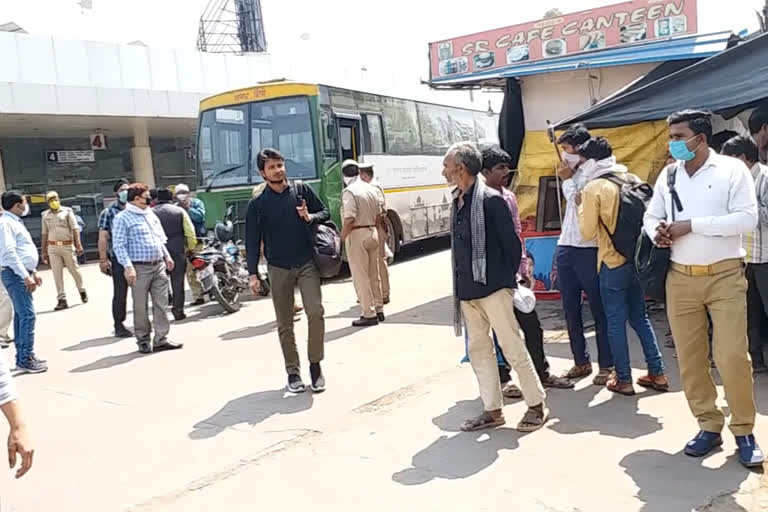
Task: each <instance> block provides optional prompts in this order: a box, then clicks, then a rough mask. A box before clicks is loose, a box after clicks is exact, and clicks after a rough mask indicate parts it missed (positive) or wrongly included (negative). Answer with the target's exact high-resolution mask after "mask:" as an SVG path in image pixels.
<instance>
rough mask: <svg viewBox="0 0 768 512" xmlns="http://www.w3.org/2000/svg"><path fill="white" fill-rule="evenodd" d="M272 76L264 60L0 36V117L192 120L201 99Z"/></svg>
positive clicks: (259, 56) (108, 44)
mask: <svg viewBox="0 0 768 512" xmlns="http://www.w3.org/2000/svg"><path fill="white" fill-rule="evenodd" d="M271 77H272V69H271V62H270V58H269V56H268V55H264V54H259V55H248V56H232V55H223V54H201V53H199V52H196V51H193V50H168V49H158V48H146V47H143V46H125V45H117V44H111V43H100V42H93V41H70V40H61V39H53V38H50V37H38V36H30V35H27V34H15V33H7V32H0V112H4V113H36V114H72V115H106V116H136V117H197V109H198V103H199V101H200V99H201V98H202V97H204V96H209V95H212V94H218V93H220V92H224V91H227V90H231V89H238V88H241V87H248V86H249V85H253V84H254V83H255V82H257V81H260V80H267V79H269V78H271Z"/></svg>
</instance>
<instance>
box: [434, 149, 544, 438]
mask: <svg viewBox="0 0 768 512" xmlns="http://www.w3.org/2000/svg"><path fill="white" fill-rule="evenodd" d="M443 166H444V168H443V175H444V176H445V178H446V180H447V181H448V182H449V183H453V184H454V185H456V190H455V191H454V196H455V198H454V200H453V206H452V209H451V253H452V267H453V284H454V286H453V296H454V330H455V333H456V336H461V327H462V318H463V321H464V322H466V327H467V333H468V336H469V343H468V350H469V357H470V362H471V364H472V369H473V370H474V372H475V376H476V377H477V382H478V385H479V388H480V398H481V399H482V401H483V407H484V409H485V411H484V412H483V413H482V414H481V415H479V416H478V417H476V418H473V419H470V420H467V421H466V422H464V424H462V426H461V429H462V430H464V431H474V430H480V429H485V428H494V427H498V426H500V425H503V424H504V423H506V422H505V420H504V414H503V412H502V406H503V405H504V402H503V397H502V393H501V383H500V381H499V374H498V370H497V362H496V357H495V355H494V348H493V346H494V345H493V340H492V339H491V337H490V330H491V328H493V330H494V331H495V332H496V333H497V334H498V336H499V342H500V344H501V348H502V350H503V351H504V355H505V356H506V358H507V360H508V361H509V363H510V365H511V366H512V368H513V369H514V370H515V371H516V372H517V374H518V377H519V380H520V388H521V390H522V392H523V398H524V399H525V402H526V404H527V405H528V410H527V411H526V413H525V415H524V416H523V419H522V420H521V421H520V423H519V424H518V426H517V429H518V430H519V431H521V432H532V431H534V430H538V429H540V428H541V427H542V426H544V424H545V423H546V421H547V419H548V418H549V410H548V409H547V407H546V405H545V403H544V400H545V398H546V394H545V392H544V388H543V387H542V385H541V381H540V380H539V376H538V375H537V374H536V369H535V368H534V365H533V362H532V361H531V357H530V355H529V354H528V350H527V349H526V347H525V343H524V342H523V340H522V338H521V337H520V331H519V327H518V324H517V320H516V319H515V317H514V315H510V314H509V312H510V311H513V310H514V302H513V290H514V289H515V288H516V287H517V282H516V275H517V271H518V267H519V266H520V256H521V252H522V249H521V243H520V239H519V238H518V237H517V235H516V234H515V221H514V219H513V218H512V213H511V212H510V210H509V208H508V207H507V204H506V203H505V202H504V199H503V198H502V197H501V195H500V194H499V193H498V192H496V191H494V190H492V189H490V188H489V187H487V186H486V185H485V183H484V181H483V179H482V178H478V174H480V172H481V171H482V170H483V158H482V155H481V153H480V150H479V149H478V148H477V146H475V145H474V144H472V143H469V142H460V143H457V144H454V145H453V146H452V147H451V148H450V149H449V150H448V153H447V154H446V156H445V159H444V161H443Z"/></svg>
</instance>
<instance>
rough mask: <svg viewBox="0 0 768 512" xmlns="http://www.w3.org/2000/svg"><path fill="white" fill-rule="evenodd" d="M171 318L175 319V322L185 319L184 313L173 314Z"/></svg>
mask: <svg viewBox="0 0 768 512" xmlns="http://www.w3.org/2000/svg"><path fill="white" fill-rule="evenodd" d="M173 318H175V319H176V321H177V322H181V321H182V320H186V319H187V315H186V313H174V314H173Z"/></svg>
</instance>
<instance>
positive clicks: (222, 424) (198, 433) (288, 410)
mask: <svg viewBox="0 0 768 512" xmlns="http://www.w3.org/2000/svg"><path fill="white" fill-rule="evenodd" d="M312 402H313V395H312V393H310V392H306V393H301V394H298V395H294V394H291V393H288V392H287V391H286V390H285V388H281V389H275V390H272V391H260V392H258V393H251V394H249V395H245V396H241V397H240V398H235V399H234V400H230V401H229V402H227V403H226V405H224V407H222V408H221V410H220V411H218V412H217V413H216V414H214V415H213V416H211V417H209V418H206V419H204V420H201V421H199V422H198V423H197V424H195V426H194V430H192V432H190V433H189V438H190V439H209V438H211V437H215V436H217V435H219V434H221V433H222V432H224V430H226V429H228V428H231V427H235V426H237V425H240V424H248V425H250V426H253V425H257V424H258V423H261V422H262V421H264V420H266V419H268V418H270V417H272V416H275V415H278V414H294V413H297V412H301V411H305V410H307V409H309V408H311V407H312Z"/></svg>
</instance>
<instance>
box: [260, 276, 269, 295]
mask: <svg viewBox="0 0 768 512" xmlns="http://www.w3.org/2000/svg"><path fill="white" fill-rule="evenodd" d="M270 291H271V288H270V287H269V279H261V280H260V285H259V295H261V296H262V297H269V292H270Z"/></svg>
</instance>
